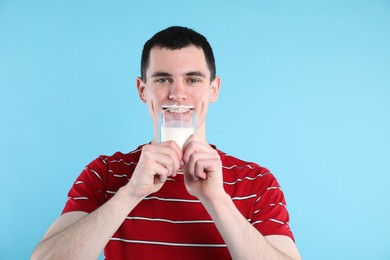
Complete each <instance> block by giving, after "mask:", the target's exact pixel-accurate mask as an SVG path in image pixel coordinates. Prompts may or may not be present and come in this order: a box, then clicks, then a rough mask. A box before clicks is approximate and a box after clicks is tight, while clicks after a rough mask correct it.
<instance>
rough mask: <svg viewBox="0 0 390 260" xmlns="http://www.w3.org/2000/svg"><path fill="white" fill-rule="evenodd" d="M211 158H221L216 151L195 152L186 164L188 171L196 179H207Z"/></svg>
mask: <svg viewBox="0 0 390 260" xmlns="http://www.w3.org/2000/svg"><path fill="white" fill-rule="evenodd" d="M210 159H214V160H220V157H219V155H218V154H216V153H193V154H191V156H190V159H189V161H188V163H187V164H186V172H187V174H189V175H190V176H191V177H192V178H193V179H194V180H197V179H198V178H200V179H206V178H207V172H208V171H209V170H208V169H207V168H209V167H210V165H209V164H207V162H209V160H210Z"/></svg>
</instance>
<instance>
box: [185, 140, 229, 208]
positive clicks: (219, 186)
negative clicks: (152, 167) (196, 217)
mask: <svg viewBox="0 0 390 260" xmlns="http://www.w3.org/2000/svg"><path fill="white" fill-rule="evenodd" d="M183 161H184V174H185V178H184V180H185V185H186V189H187V191H188V192H189V193H190V194H191V195H193V196H195V197H197V198H199V199H200V200H207V201H211V200H214V199H215V198H216V197H217V196H219V195H221V194H226V193H225V190H224V188H223V177H222V162H221V158H220V156H219V154H218V152H217V151H216V150H215V149H213V148H212V147H211V146H210V145H208V144H207V143H202V142H200V141H199V139H198V138H197V137H196V136H195V135H192V136H191V137H190V138H189V139H188V140H187V142H186V143H185V144H184V147H183Z"/></svg>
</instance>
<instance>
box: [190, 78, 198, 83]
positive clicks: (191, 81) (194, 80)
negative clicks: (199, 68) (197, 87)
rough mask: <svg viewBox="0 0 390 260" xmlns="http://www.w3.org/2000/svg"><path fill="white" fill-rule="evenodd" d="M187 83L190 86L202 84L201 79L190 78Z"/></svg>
mask: <svg viewBox="0 0 390 260" xmlns="http://www.w3.org/2000/svg"><path fill="white" fill-rule="evenodd" d="M187 82H188V83H190V84H196V83H199V82H200V79H198V78H189V79H188V80H187Z"/></svg>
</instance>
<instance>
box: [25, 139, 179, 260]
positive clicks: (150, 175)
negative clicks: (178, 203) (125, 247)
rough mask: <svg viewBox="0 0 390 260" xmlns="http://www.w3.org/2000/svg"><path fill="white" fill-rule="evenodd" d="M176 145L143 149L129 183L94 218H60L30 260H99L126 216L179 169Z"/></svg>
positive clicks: (70, 215)
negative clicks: (97, 259)
mask: <svg viewBox="0 0 390 260" xmlns="http://www.w3.org/2000/svg"><path fill="white" fill-rule="evenodd" d="M180 158H181V151H180V149H179V147H178V146H177V145H176V144H175V143H174V142H166V143H161V144H156V145H145V146H144V147H143V150H142V153H141V157H140V159H139V162H138V165H137V167H136V169H135V170H134V173H133V175H132V177H131V179H130V181H129V182H128V183H127V184H126V185H125V186H123V187H122V188H120V189H119V190H118V192H117V193H116V194H115V195H114V196H113V197H112V198H111V199H110V200H109V201H107V202H106V203H105V204H103V205H102V206H100V207H99V208H98V209H97V210H95V211H94V212H92V213H91V214H88V213H85V212H70V213H66V214H64V215H62V216H61V217H59V218H58V219H57V220H56V221H55V222H54V224H53V225H52V226H51V227H50V228H49V230H48V231H47V233H46V234H45V235H44V237H43V239H42V241H41V242H40V243H39V244H38V246H37V247H36V249H35V250H34V252H33V254H32V257H31V259H64V258H66V259H96V258H98V257H99V255H100V253H101V252H102V250H103V249H104V247H105V245H106V244H107V243H108V241H109V239H110V238H111V236H112V235H113V234H114V233H115V231H116V230H117V229H118V228H119V226H120V225H121V224H122V222H123V221H124V220H125V218H126V216H127V215H128V214H129V212H131V211H132V210H133V209H134V207H135V206H136V205H137V204H138V203H139V202H140V201H141V200H142V199H143V198H144V197H146V196H147V195H149V194H150V193H153V192H156V191H158V190H159V189H160V188H161V187H162V186H163V184H164V183H165V180H166V178H167V177H168V176H172V175H175V174H176V171H177V170H178V169H179V167H180Z"/></svg>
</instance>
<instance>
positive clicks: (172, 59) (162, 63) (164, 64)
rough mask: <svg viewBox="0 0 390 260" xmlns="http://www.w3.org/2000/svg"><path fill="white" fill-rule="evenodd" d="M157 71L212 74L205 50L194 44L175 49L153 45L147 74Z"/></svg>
mask: <svg viewBox="0 0 390 260" xmlns="http://www.w3.org/2000/svg"><path fill="white" fill-rule="evenodd" d="M156 71H164V72H168V73H171V74H175V73H188V72H189V71H200V72H203V73H205V74H206V75H210V71H209V69H208V67H207V62H206V57H205V55H204V52H203V50H202V49H201V48H197V47H196V46H194V45H190V46H187V47H184V48H181V49H175V50H171V49H168V48H160V47H153V48H152V49H151V50H150V56H149V66H148V70H147V75H150V74H152V73H154V72H156Z"/></svg>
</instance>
